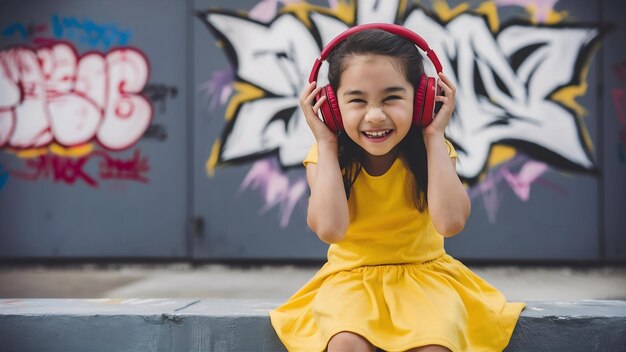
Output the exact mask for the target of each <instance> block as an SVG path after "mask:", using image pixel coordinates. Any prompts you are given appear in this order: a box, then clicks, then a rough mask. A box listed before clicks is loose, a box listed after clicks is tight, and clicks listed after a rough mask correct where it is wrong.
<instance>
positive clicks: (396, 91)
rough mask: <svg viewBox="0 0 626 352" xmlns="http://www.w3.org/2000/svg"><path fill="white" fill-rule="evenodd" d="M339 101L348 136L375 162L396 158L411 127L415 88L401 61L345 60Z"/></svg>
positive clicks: (376, 58)
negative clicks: (378, 158)
mask: <svg viewBox="0 0 626 352" xmlns="http://www.w3.org/2000/svg"><path fill="white" fill-rule="evenodd" d="M344 60H345V61H344V65H345V66H344V67H345V69H344V71H343V72H342V73H341V78H340V80H339V82H340V83H339V88H338V90H337V101H338V103H339V110H340V111H341V116H342V120H343V126H344V128H345V131H346V133H347V134H348V137H350V139H352V140H353V141H354V142H355V143H357V144H358V145H359V146H360V147H361V148H363V149H364V150H365V151H366V152H367V153H368V154H369V155H371V156H373V157H374V159H377V158H376V157H380V156H387V155H390V156H393V157H394V158H395V156H396V155H397V154H396V152H397V146H398V144H399V143H400V141H401V140H402V139H403V138H404V137H405V136H406V134H407V133H408V132H409V129H410V128H411V124H412V120H413V99H414V96H415V93H414V89H413V86H412V85H411V83H410V82H408V81H407V80H406V78H405V76H404V74H403V73H402V71H400V67H401V66H400V65H401V63H400V61H398V60H397V59H395V58H393V57H390V56H384V55H353V56H350V57H347V58H345V59H344Z"/></svg>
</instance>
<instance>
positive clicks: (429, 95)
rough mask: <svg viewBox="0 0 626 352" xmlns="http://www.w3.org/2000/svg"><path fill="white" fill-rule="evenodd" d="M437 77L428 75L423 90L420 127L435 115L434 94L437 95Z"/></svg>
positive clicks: (429, 121) (428, 122)
mask: <svg viewBox="0 0 626 352" xmlns="http://www.w3.org/2000/svg"><path fill="white" fill-rule="evenodd" d="M436 86H437V79H436V78H434V77H428V78H427V80H426V87H425V91H424V111H423V112H422V127H426V126H428V125H430V123H431V122H433V118H434V117H435V96H436V95H437V88H436Z"/></svg>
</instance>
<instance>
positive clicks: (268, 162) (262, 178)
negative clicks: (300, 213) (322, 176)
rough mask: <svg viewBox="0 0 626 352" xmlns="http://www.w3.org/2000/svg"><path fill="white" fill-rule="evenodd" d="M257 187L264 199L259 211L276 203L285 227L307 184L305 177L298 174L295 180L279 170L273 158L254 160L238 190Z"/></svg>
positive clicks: (270, 207)
mask: <svg viewBox="0 0 626 352" xmlns="http://www.w3.org/2000/svg"><path fill="white" fill-rule="evenodd" d="M248 188H251V189H257V190H259V192H260V193H261V196H262V197H263V199H264V201H265V205H264V206H263V208H261V210H260V211H259V212H260V213H265V212H267V211H268V210H270V209H272V208H273V207H274V206H276V205H278V206H279V208H280V226H281V227H283V228H284V227H287V225H288V224H289V219H290V218H291V214H292V212H293V209H294V208H295V206H296V204H297V203H298V201H299V200H300V199H301V198H302V197H303V196H304V194H305V192H306V189H307V185H306V181H305V178H304V177H302V176H298V177H297V178H296V179H295V180H289V178H288V177H287V176H286V175H285V174H284V173H283V172H282V171H281V169H280V166H279V165H278V162H277V161H276V160H275V159H274V158H267V159H262V160H259V161H256V162H255V163H254V164H253V165H252V168H250V171H249V172H248V175H246V178H245V179H244V180H243V182H242V184H241V186H240V187H239V192H242V191H245V190H246V189H248Z"/></svg>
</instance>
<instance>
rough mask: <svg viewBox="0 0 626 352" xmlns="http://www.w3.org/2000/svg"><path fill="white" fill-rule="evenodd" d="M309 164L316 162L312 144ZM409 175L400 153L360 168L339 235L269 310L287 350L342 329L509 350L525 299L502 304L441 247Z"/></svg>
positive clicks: (381, 339) (401, 340) (458, 348)
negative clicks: (377, 172)
mask: <svg viewBox="0 0 626 352" xmlns="http://www.w3.org/2000/svg"><path fill="white" fill-rule="evenodd" d="M446 142H447V141H446ZM447 145H448V151H449V153H450V157H456V151H455V150H454V148H453V147H452V145H451V144H450V143H449V142H447ZM307 162H317V148H316V146H315V145H314V146H313V147H312V148H311V150H310V151H309V155H308V156H307V159H306V160H305V164H306V163H307ZM408 176H409V174H408V170H407V168H406V167H405V166H404V162H403V161H402V159H400V158H398V159H396V161H395V162H394V163H393V165H392V166H391V168H390V169H389V170H388V171H387V172H386V173H385V174H384V175H381V176H376V177H375V176H370V175H368V174H367V172H365V170H364V169H362V171H361V174H359V176H358V177H357V179H356V181H355V183H354V185H353V187H352V191H351V195H350V198H349V200H348V206H349V212H350V225H349V227H348V231H347V233H346V237H345V238H344V240H342V241H341V242H339V243H335V244H331V245H330V247H329V249H328V261H327V262H326V264H324V266H323V267H322V268H321V269H320V270H319V271H318V272H317V273H316V274H315V275H314V276H313V278H312V279H311V280H310V281H309V282H308V283H307V284H306V285H305V286H304V287H302V288H301V289H300V290H299V291H298V292H296V293H295V294H294V295H293V296H292V297H290V298H289V299H288V300H287V301H286V302H285V303H284V304H282V305H281V306H279V307H277V308H276V309H274V310H272V311H271V312H270V319H271V322H272V325H273V327H274V329H275V330H276V333H277V334H278V337H279V338H280V339H281V341H282V342H283V344H284V345H285V346H286V347H287V349H288V350H289V351H298V352H301V351H302V352H305V351H316V352H318V351H324V350H325V349H326V346H327V344H328V341H329V340H330V338H331V337H332V336H333V335H335V334H337V333H339V332H341V331H351V332H354V333H356V334H359V335H361V336H363V337H365V338H366V339H367V340H368V341H370V342H371V343H372V344H374V345H375V346H377V347H378V348H380V349H382V350H384V351H406V350H408V349H410V348H415V347H419V346H424V345H430V344H435V345H441V346H444V347H447V348H449V349H450V350H452V351H453V352H483V351H489V352H491V351H502V350H503V349H504V348H505V347H506V346H507V344H508V343H509V340H510V338H511V335H512V333H513V329H514V328H515V325H516V323H517V320H518V318H519V315H520V313H521V311H522V310H523V309H524V307H525V303H523V302H507V301H506V299H505V297H504V296H503V295H502V293H500V292H499V291H498V290H497V289H496V288H494V287H493V286H491V285H490V284H489V283H488V282H486V281H485V280H483V279H482V278H480V277H479V276H477V275H476V274H474V273H473V272H472V271H470V269H469V268H467V267H466V266H465V265H464V264H462V263H461V262H460V261H458V260H456V259H454V258H453V257H451V256H450V255H448V254H447V253H446V252H445V250H444V238H443V236H441V235H440V234H439V233H437V231H436V230H435V228H434V227H433V225H432V222H431V219H430V216H429V215H428V211H426V212H424V213H420V212H419V211H418V210H417V209H416V208H415V206H414V205H413V199H412V197H411V193H410V192H411V191H410V189H409V188H408V186H407V185H409V184H410V183H409V182H407V177H408ZM409 180H410V179H409Z"/></svg>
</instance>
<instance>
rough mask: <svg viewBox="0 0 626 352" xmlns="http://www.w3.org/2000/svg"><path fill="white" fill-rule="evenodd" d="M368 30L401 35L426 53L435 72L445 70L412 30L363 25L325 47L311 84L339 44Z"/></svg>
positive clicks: (310, 77) (423, 41)
mask: <svg viewBox="0 0 626 352" xmlns="http://www.w3.org/2000/svg"><path fill="white" fill-rule="evenodd" d="M367 29H382V30H384V31H387V32H390V33H393V34H396V35H399V36H401V37H403V38H405V39H408V40H410V41H411V42H413V43H414V44H415V45H416V46H417V47H418V48H420V49H421V50H422V51H424V52H425V53H426V56H428V58H429V59H430V61H431V62H432V63H433V65H434V66H435V70H436V71H437V73H439V72H441V71H442V70H443V68H442V66H441V63H440V62H439V58H438V57H437V54H435V52H434V51H433V50H432V49H431V48H430V47H429V46H428V44H427V43H426V41H425V40H424V39H423V38H422V37H420V36H419V35H417V34H416V33H415V32H413V31H411V30H410V29H408V28H406V27H403V26H400V25H397V24H392V23H366V24H361V25H358V26H354V27H351V28H348V29H347V30H346V31H344V32H343V33H341V34H339V35H338V36H337V37H335V38H334V39H333V40H331V41H330V43H328V44H327V45H326V47H324V49H323V50H322V53H321V54H320V57H319V58H317V59H316V60H315V63H314V64H313V69H312V70H311V74H310V75H309V82H313V81H315V80H316V79H317V74H318V72H319V69H320V66H321V65H322V61H324V60H326V58H327V57H328V55H329V54H330V52H332V51H333V49H334V48H335V47H336V46H337V45H339V43H341V42H342V41H344V40H346V39H347V38H348V37H349V36H351V35H352V34H354V33H357V32H361V31H364V30H367Z"/></svg>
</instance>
